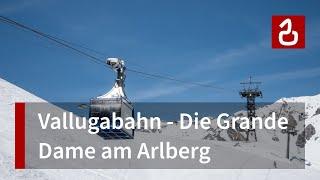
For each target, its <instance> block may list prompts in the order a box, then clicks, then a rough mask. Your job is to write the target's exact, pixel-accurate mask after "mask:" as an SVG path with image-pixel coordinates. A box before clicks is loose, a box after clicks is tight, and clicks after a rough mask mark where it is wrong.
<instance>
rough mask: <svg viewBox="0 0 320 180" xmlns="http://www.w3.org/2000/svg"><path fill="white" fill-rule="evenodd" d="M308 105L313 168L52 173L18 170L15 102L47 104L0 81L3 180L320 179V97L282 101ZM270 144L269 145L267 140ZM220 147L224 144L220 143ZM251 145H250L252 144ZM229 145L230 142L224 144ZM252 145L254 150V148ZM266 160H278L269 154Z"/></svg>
mask: <svg viewBox="0 0 320 180" xmlns="http://www.w3.org/2000/svg"><path fill="white" fill-rule="evenodd" d="M283 100H285V101H288V102H305V103H306V112H307V115H308V118H307V119H306V125H307V124H312V125H313V126H314V127H315V128H316V135H314V136H313V137H312V138H311V139H310V140H309V141H308V142H307V145H306V159H307V160H308V161H309V162H310V163H311V166H306V169H299V170H297V169H270V170H269V169H257V170H250V169H210V170H190V169H188V170H183V169H181V170H175V169H173V170H169V169H167V170H165V169H146V170H143V169H140V170H136V169H133V170H127V169H124V170H122V169H116V170H109V169H83V170H73V169H48V170H28V169H26V170H15V169H14V103H15V102H19V101H20V102H43V101H44V100H43V99H41V98H38V97H36V96H35V95H33V94H31V93H29V92H27V91H25V90H23V89H21V88H19V87H17V86H15V85H13V84H11V83H9V82H7V81H5V80H3V79H1V78H0V123H1V127H2V128H1V129H0V164H1V165H0V179H71V178H74V177H76V178H77V179H141V178H143V179H173V178H175V179H192V180H194V179H200V178H201V179H213V178H216V179H245V178H246V179H248V178H249V179H282V178H288V179H319V178H320V156H319V155H318V154H319V150H320V140H319V138H318V137H319V135H320V133H319V131H320V124H319V123H320V115H314V114H315V112H316V110H317V108H319V107H320V104H319V103H320V95H317V96H305V97H297V98H283V99H281V100H279V101H283ZM163 131H167V132H166V133H164V132H163V133H162V134H167V135H170V136H175V137H178V138H187V139H189V138H192V139H193V138H203V137H204V135H206V133H207V132H206V131H195V130H190V131H185V132H183V131H181V130H179V131H177V128H175V127H174V126H168V127H167V128H165V129H164V130H163ZM148 134H149V138H150V137H151V138H155V137H156V136H160V134H159V133H158V134H157V133H137V138H139V136H140V137H145V138H146V137H147V135H148ZM266 142H268V141H267V140H266ZM266 142H264V143H252V144H250V145H244V144H241V147H236V148H238V150H240V151H247V150H248V149H250V150H252V148H254V149H256V150H257V149H258V150H257V151H259V153H260V152H261V151H262V150H263V149H265V148H264V147H263V144H264V145H265V146H269V145H270V143H271V141H270V142H269V144H268V143H266ZM217 143H218V144H219V143H220V142H217ZM248 144H249V143H248ZM219 145H221V146H229V144H228V143H226V144H224V143H220V144H219ZM251 146H252V147H251ZM265 158H274V157H272V156H270V152H266V154H265Z"/></svg>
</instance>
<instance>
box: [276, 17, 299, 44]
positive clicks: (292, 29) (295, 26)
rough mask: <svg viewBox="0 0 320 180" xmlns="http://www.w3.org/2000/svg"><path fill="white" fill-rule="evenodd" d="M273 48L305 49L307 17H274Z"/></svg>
mask: <svg viewBox="0 0 320 180" xmlns="http://www.w3.org/2000/svg"><path fill="white" fill-rule="evenodd" d="M272 48H275V49H281V48H287V49H288V48H291V49H295V48H299V49H302V48H305V16H272Z"/></svg>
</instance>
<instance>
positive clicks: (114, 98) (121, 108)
mask: <svg viewBox="0 0 320 180" xmlns="http://www.w3.org/2000/svg"><path fill="white" fill-rule="evenodd" d="M106 63H107V64H108V65H109V66H110V67H111V68H112V69H114V70H115V71H116V72H117V78H116V82H115V84H114V86H113V87H112V89H111V90H110V91H109V92H107V93H106V94H104V95H101V96H98V97H96V98H93V99H91V100H90V112H89V117H99V118H101V117H108V118H109V119H112V113H113V112H115V113H116V115H117V117H121V118H123V119H125V118H126V117H133V106H132V103H131V102H130V101H129V100H128V98H127V96H126V94H125V90H124V80H125V66H124V61H123V60H121V59H118V58H108V59H107V61H106ZM99 135H100V136H101V137H103V138H104V139H133V137H134V130H131V129H130V130H129V129H124V128H123V129H119V130H118V129H104V130H102V129H100V131H99Z"/></svg>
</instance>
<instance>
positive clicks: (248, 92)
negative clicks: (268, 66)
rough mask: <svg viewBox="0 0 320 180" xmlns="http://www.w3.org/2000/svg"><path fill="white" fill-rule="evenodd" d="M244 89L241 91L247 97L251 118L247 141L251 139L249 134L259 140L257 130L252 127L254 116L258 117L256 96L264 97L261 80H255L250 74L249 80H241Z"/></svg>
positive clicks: (248, 113) (248, 111) (249, 116)
mask: <svg viewBox="0 0 320 180" xmlns="http://www.w3.org/2000/svg"><path fill="white" fill-rule="evenodd" d="M240 84H242V85H243V86H244V87H243V90H242V91H240V92H239V94H240V96H241V97H242V98H247V116H248V118H249V120H250V128H249V129H247V131H246V134H247V137H246V141H249V135H251V136H254V138H255V140H256V141H257V134H256V130H255V129H252V118H253V117H256V102H255V100H256V97H261V98H262V92H261V91H260V90H259V84H261V82H254V81H252V78H251V76H250V78H249V81H246V82H241V83H240Z"/></svg>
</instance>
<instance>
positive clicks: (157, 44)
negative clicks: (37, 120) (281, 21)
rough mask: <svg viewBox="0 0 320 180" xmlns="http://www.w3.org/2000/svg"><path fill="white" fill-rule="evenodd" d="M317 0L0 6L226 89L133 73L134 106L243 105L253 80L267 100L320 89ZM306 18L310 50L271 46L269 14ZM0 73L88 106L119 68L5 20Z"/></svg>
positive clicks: (135, 61)
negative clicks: (242, 92) (244, 87)
mask: <svg viewBox="0 0 320 180" xmlns="http://www.w3.org/2000/svg"><path fill="white" fill-rule="evenodd" d="M319 7H320V2H319V1H301V0H295V1H292V0H291V1H281V2H280V1H264V2H262V1H241V2H240V1H227V0H225V1H204V0H203V1H196V0H194V1H182V0H181V1H173V0H168V1H167V0H162V1H123V0H117V1H115V0H114V1H101V0H100V1H94V2H93V1H57V0H28V1H27V0H26V1H12V0H10V1H4V0H2V1H1V2H0V14H1V15H5V16H7V17H10V18H13V19H15V20H17V21H19V22H23V23H25V24H28V25H30V26H32V27H35V28H38V29H41V30H42V31H44V32H46V33H49V34H52V35H55V36H58V37H61V38H64V39H67V40H69V41H72V42H75V43H78V44H85V45H87V46H89V47H91V48H93V49H96V50H98V51H101V52H103V53H104V54H105V57H121V58H123V59H124V60H125V61H126V62H127V65H128V67H131V68H134V69H137V70H142V71H145V72H154V73H159V74H165V75H170V76H173V77H176V78H179V79H183V80H187V81H192V82H201V83H208V84H212V85H217V86H220V87H223V88H225V90H223V91H221V90H214V89H209V88H203V87H198V86H192V85H186V84H178V83H175V82H168V81H163V80H158V79H148V78H146V77H142V76H139V75H137V74H133V73H130V72H128V74H127V79H126V91H127V94H128V96H129V98H130V99H131V100H133V101H152V102H154V101H179V102H180V101H189V102H190V101H197V102H203V101H212V102H219V101H243V100H242V99H241V98H240V97H239V95H238V93H237V91H238V90H239V89H241V86H240V84H239V82H240V81H243V80H246V78H248V77H249V76H250V75H252V76H253V77H254V78H255V79H257V80H260V81H262V82H263V84H262V86H261V89H262V90H263V93H264V99H263V101H274V100H277V99H279V98H281V97H289V96H302V95H314V94H319V93H320V83H319V82H320V81H319V77H320V60H319V57H320V51H319V49H320V13H319ZM277 14H302V15H305V16H306V48H305V49H303V50H274V49H271V44H270V43H271V37H270V36H271V16H272V15H277ZM0 54H1V60H0V77H1V78H4V79H6V80H8V81H10V82H12V83H15V84H17V85H19V86H21V87H23V88H24V89H26V90H28V91H30V92H32V93H34V94H36V95H37V96H40V97H42V98H44V99H46V100H49V101H87V100H88V99H89V98H91V97H94V96H97V95H100V94H103V93H104V92H106V91H108V90H109V89H110V88H111V86H112V84H113V82H114V77H115V74H114V72H112V71H110V70H108V69H106V68H104V67H102V66H99V65H96V64H94V63H92V62H90V61H88V60H87V59H86V58H85V57H82V56H79V55H77V54H74V53H73V52H71V51H70V50H67V49H65V48H61V47H58V46H56V45H54V44H52V43H49V42H48V41H46V40H43V39H41V38H39V37H37V36H34V35H32V34H30V33H27V32H23V31H21V30H18V29H15V28H13V27H9V26H7V25H4V24H0Z"/></svg>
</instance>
